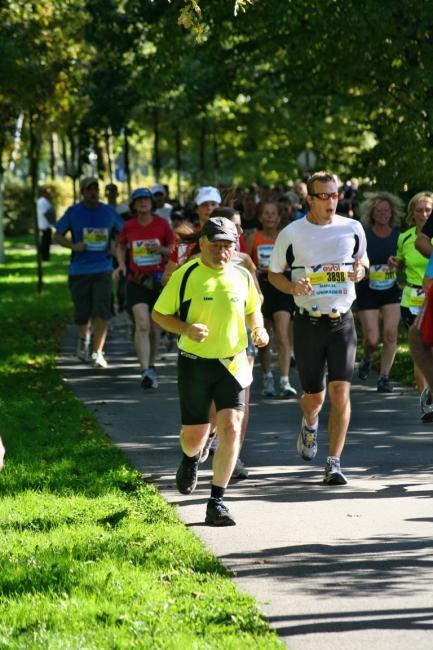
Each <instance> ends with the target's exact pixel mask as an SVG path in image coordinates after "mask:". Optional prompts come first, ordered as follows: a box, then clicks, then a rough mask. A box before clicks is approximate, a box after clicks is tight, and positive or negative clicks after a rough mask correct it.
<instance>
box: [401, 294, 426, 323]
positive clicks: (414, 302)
mask: <svg viewBox="0 0 433 650" xmlns="http://www.w3.org/2000/svg"><path fill="white" fill-rule="evenodd" d="M424 300H425V291H424V289H421V288H418V287H405V288H404V289H403V301H404V302H405V303H406V304H407V305H408V309H409V311H410V313H411V314H414V316H416V315H417V314H419V312H420V310H421V307H422V306H423V304H424ZM403 301H402V302H403Z"/></svg>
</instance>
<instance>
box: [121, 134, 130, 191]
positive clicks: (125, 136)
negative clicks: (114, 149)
mask: <svg viewBox="0 0 433 650" xmlns="http://www.w3.org/2000/svg"><path fill="white" fill-rule="evenodd" d="M128 135H129V131H128V127H127V126H125V128H124V131H123V158H124V165H125V176H126V183H127V186H128V196H131V167H130V164H129V140H128Z"/></svg>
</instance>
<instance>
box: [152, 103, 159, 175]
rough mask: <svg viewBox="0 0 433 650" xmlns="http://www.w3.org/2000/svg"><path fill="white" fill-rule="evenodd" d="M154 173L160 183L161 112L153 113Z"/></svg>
mask: <svg viewBox="0 0 433 650" xmlns="http://www.w3.org/2000/svg"><path fill="white" fill-rule="evenodd" d="M153 173H154V175H155V180H156V182H157V183H158V182H159V177H160V174H161V153H160V150H159V112H158V109H156V110H155V112H154V114H153Z"/></svg>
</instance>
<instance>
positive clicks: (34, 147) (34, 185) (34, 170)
mask: <svg viewBox="0 0 433 650" xmlns="http://www.w3.org/2000/svg"><path fill="white" fill-rule="evenodd" d="M29 139H30V142H29V145H30V146H29V159H30V180H31V189H32V199H33V201H32V206H33V223H34V229H35V244H36V261H37V275H38V294H41V293H42V286H43V276H42V259H41V254H40V251H39V228H38V214H37V209H36V201H37V200H38V180H39V154H40V142H39V139H38V137H37V134H36V132H35V125H34V118H33V114H32V113H31V112H30V114H29Z"/></svg>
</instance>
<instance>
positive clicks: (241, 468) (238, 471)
mask: <svg viewBox="0 0 433 650" xmlns="http://www.w3.org/2000/svg"><path fill="white" fill-rule="evenodd" d="M232 478H237V479H238V480H239V481H241V480H243V479H245V478H248V470H247V468H246V467H245V465H244V462H243V461H242V460H241V459H240V458H238V459H237V461H236V465H235V468H234V470H233V473H232Z"/></svg>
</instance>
